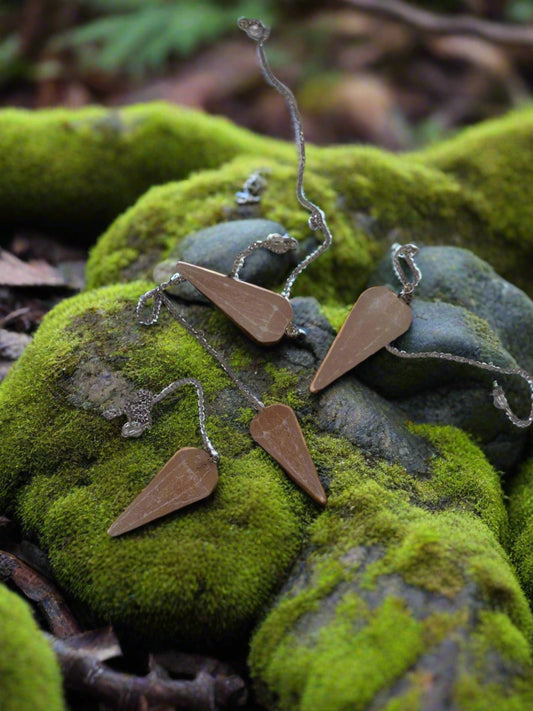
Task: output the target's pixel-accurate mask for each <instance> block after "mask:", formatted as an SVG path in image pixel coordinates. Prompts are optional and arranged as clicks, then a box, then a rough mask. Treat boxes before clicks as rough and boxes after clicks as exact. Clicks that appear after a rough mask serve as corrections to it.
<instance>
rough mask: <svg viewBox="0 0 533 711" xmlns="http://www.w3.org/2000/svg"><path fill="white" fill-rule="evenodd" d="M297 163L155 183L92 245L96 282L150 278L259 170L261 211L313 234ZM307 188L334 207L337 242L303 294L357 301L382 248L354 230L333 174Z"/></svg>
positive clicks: (226, 208) (227, 168)
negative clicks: (264, 180)
mask: <svg viewBox="0 0 533 711" xmlns="http://www.w3.org/2000/svg"><path fill="white" fill-rule="evenodd" d="M294 162H295V161H294V160H292V161H290V163H286V162H284V161H280V160H278V161H273V160H272V158H271V157H269V158H268V159H263V158H261V159H257V158H250V157H242V158H237V159H235V160H234V161H232V162H231V163H229V164H226V165H224V166H223V167H222V168H220V169H217V170H211V171H202V173H200V174H197V175H193V176H192V177H191V178H190V179H188V180H185V181H183V182H181V183H170V184H168V185H164V186H161V187H157V188H153V189H152V190H150V191H149V192H148V193H147V194H146V195H145V196H143V197H142V198H141V199H140V200H139V201H138V202H137V204H136V205H135V206H134V207H132V208H131V209H130V210H128V211H127V212H126V213H124V214H123V215H121V216H120V217H119V218H118V220H116V221H115V222H114V223H113V225H111V227H110V228H109V229H108V231H107V232H106V233H105V234H104V235H103V236H102V237H101V239H100V240H99V242H98V243H97V245H96V246H95V247H94V249H93V250H92V252H91V255H90V259H89V262H88V265H87V280H88V287H89V288H91V287H96V286H103V285H105V284H112V283H116V282H120V281H125V280H130V279H131V278H139V277H141V278H148V279H150V278H151V276H152V270H153V267H154V266H155V264H157V263H158V262H159V261H161V260H163V259H165V258H166V257H167V255H168V254H169V252H170V251H171V250H172V249H173V248H175V246H176V244H178V243H179V242H180V240H182V239H183V238H184V237H186V236H187V235H188V234H189V233H191V232H194V231H196V230H198V229H201V228H203V227H208V226H210V225H214V224H216V223H217V222H221V221H224V220H227V219H229V218H230V217H233V212H232V211H233V210H234V208H235V192H236V191H237V190H239V188H240V187H241V186H242V184H243V182H244V181H245V180H246V178H247V177H248V176H249V175H250V174H251V173H252V172H253V171H255V170H258V169H262V170H263V171H264V172H265V173H266V174H267V175H268V187H267V189H266V190H265V192H264V194H263V196H262V199H261V204H260V210H261V216H263V217H268V219H271V220H274V221H275V222H279V223H280V224H282V225H283V226H284V227H285V228H286V229H287V231H288V232H289V233H290V234H291V236H293V237H295V238H296V239H299V240H302V239H303V238H305V237H309V236H310V234H311V233H310V231H309V228H308V226H307V220H308V217H309V214H308V213H307V212H306V211H305V210H303V209H302V208H301V207H300V206H299V204H298V203H297V201H296V197H295V196H294V185H295V180H296V169H295V166H294ZM306 190H307V192H308V194H309V196H310V198H312V199H314V200H316V201H317V202H319V203H320V205H321V207H322V208H323V209H324V210H325V211H326V213H327V214H328V221H329V224H330V227H331V229H332V231H333V232H334V234H335V243H334V246H333V247H332V248H331V250H329V251H328V252H326V254H325V255H324V256H323V257H321V259H320V262H319V263H318V262H317V263H316V264H313V265H311V266H310V267H309V269H308V270H306V271H305V272H304V273H303V275H302V277H301V278H300V279H299V280H298V290H297V293H298V295H299V296H303V295H311V296H314V297H316V298H317V299H319V300H322V301H334V300H335V299H337V298H341V299H342V300H345V301H352V300H353V299H354V297H355V296H356V294H357V293H358V290H360V289H361V288H362V286H363V284H364V280H365V278H366V275H367V273H368V270H369V269H370V265H371V264H372V262H373V259H374V258H375V257H376V256H377V254H378V253H379V249H378V248H376V245H373V243H372V241H371V240H370V239H369V237H368V236H367V235H365V234H364V232H363V231H362V230H359V231H354V230H353V227H352V220H351V216H350V215H349V214H348V213H346V212H343V211H342V210H341V211H337V210H336V204H337V199H338V196H337V194H336V192H335V191H334V190H332V188H331V184H330V182H329V181H327V180H325V179H324V178H323V177H320V175H318V174H317V173H316V172H312V171H309V172H307V173H306ZM288 196H289V197H288ZM293 196H294V197H293Z"/></svg>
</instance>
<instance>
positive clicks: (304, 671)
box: [250, 427, 533, 711]
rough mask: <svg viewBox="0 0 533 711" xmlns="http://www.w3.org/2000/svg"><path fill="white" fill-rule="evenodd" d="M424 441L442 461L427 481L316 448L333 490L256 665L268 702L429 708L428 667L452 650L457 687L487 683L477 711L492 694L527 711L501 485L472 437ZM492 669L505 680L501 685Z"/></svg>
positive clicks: (323, 440)
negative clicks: (425, 704)
mask: <svg viewBox="0 0 533 711" xmlns="http://www.w3.org/2000/svg"><path fill="white" fill-rule="evenodd" d="M416 430H417V432H418V433H419V434H424V435H425V436H427V437H429V438H430V439H431V441H432V443H433V444H434V445H435V446H436V447H437V449H438V451H439V454H438V456H437V457H435V460H434V461H433V464H432V467H431V471H430V472H429V473H428V475H427V477H417V476H413V475H409V474H408V473H407V472H405V470H403V469H402V468H401V467H398V466H392V465H389V464H385V463H384V462H380V461H370V460H368V459H367V458H365V457H364V456H363V455H362V454H361V452H359V451H357V450H356V449H355V448H353V447H351V446H350V445H349V444H347V443H346V442H340V441H335V440H334V438H330V437H327V436H325V435H319V436H316V437H315V438H314V439H313V438H311V439H310V446H311V447H312V452H313V457H314V459H315V462H317V464H318V465H321V464H322V463H323V462H328V463H329V468H330V476H331V481H332V484H331V488H330V492H329V501H328V507H327V509H326V510H325V511H324V512H323V513H322V514H321V515H320V516H319V517H318V518H317V519H316V520H315V521H314V522H313V523H312V525H311V529H310V540H309V547H308V549H307V554H306V558H305V561H304V563H303V566H302V568H300V572H299V573H296V577H295V578H294V579H293V580H292V583H291V584H289V585H288V586H286V588H285V591H284V593H283V594H282V595H281V596H280V598H279V599H278V600H277V602H276V604H275V605H274V607H273V608H272V610H271V612H270V613H269V614H268V615H267V617H266V618H265V620H264V621H263V623H262V624H261V625H260V627H259V628H258V630H257V632H256V634H255V636H254V638H253V640H252V646H251V655H250V664H251V668H252V672H253V675H254V678H255V680H256V684H257V687H258V689H259V692H260V694H261V696H262V698H263V701H266V703H270V704H272V703H273V699H275V700H276V701H275V703H276V705H278V706H279V708H281V709H291V710H295V711H296V710H297V709H308V708H313V702H314V703H315V706H314V707H315V708H322V707H324V708H326V707H327V708H328V709H331V710H332V711H333V710H334V709H348V708H349V709H357V708H361V709H364V708H367V707H368V706H369V704H371V702H372V701H373V700H375V699H376V695H377V694H379V698H380V700H381V701H380V703H385V701H386V700H387V699H389V696H388V694H389V693H390V692H391V690H393V689H397V690H398V693H400V692H401V693H400V696H398V697H396V696H395V693H394V694H393V696H394V698H392V699H389V703H390V704H392V705H391V708H392V709H394V708H398V709H400V708H401V709H403V708H404V706H402V705H401V702H400V699H402V700H403V699H404V698H405V701H406V703H407V701H409V704H408V705H406V706H405V708H406V709H409V708H417V707H416V706H414V704H416V703H417V701H418V700H419V699H423V698H424V693H425V686H426V683H427V680H426V681H424V669H427V668H428V667H427V664H426V662H424V660H425V659H426V655H431V654H433V653H435V654H437V655H438V653H442V654H444V653H445V652H444V651H442V652H439V650H441V649H442V650H446V649H447V647H446V646H445V645H446V644H448V643H453V644H454V645H456V646H457V651H456V652H454V653H453V659H454V661H453V665H454V667H455V668H456V669H457V673H458V675H459V676H458V677H457V679H459V678H460V676H464V677H465V678H473V679H475V680H476V682H475V683H476V684H477V686H476V688H477V691H476V694H477V696H476V698H477V699H481V698H482V696H483V693H484V690H488V693H489V694H493V696H494V706H495V708H499V706H498V705H497V702H498V700H500V699H502V701H503V702H505V703H508V702H509V703H510V699H512V697H513V695H517V698H518V699H519V705H518V706H517V708H520V709H523V710H524V711H525V709H527V708H528V706H527V704H526V702H525V701H524V699H525V698H526V697H527V698H529V697H528V694H530V693H531V689H533V676H532V674H531V671H532V668H531V662H530V648H529V639H530V635H531V633H532V631H533V623H532V619H531V613H530V610H529V607H528V605H527V602H526V600H525V598H524V595H523V593H522V591H521V589H520V587H519V585H518V582H517V580H516V577H515V575H514V572H513V570H512V568H511V566H510V564H509V561H508V559H507V556H506V554H505V552H504V550H503V548H502V547H501V542H502V541H504V540H505V539H506V530H507V529H506V514H505V508H504V506H503V497H502V492H501V487H500V483H499V480H498V477H497V475H496V473H495V472H494V471H493V470H492V468H491V467H490V465H488V463H487V461H486V459H485V457H484V456H483V455H482V454H481V452H480V451H479V449H477V448H476V447H475V446H474V445H473V444H472V443H471V442H470V441H469V440H468V438H467V437H466V436H465V435H464V434H463V433H461V432H459V431H457V430H453V429H452V428H448V427H445V428H440V427H417V428H416ZM333 453H335V456H333ZM498 539H499V540H498ZM444 600H448V602H447V603H444ZM491 625H492V627H491ZM496 637H498V639H496ZM442 645H444V646H442ZM495 660H496V661H495ZM425 664H426V666H425ZM493 664H496V667H497V668H498V670H499V671H498V674H499V675H500V674H501V675H503V676H502V677H501V679H502V680H501V681H495V682H494V684H492V682H493V681H494V678H493V675H492V671H493V670H492V665H493ZM332 670H333V671H332ZM450 673H451V672H450ZM524 675H525V677H526V678H527V683H526V682H524V681H523V679H522V677H523V676H524ZM498 678H499V677H498ZM400 681H401V685H400V686H396V683H397V682H398V683H399V682H400ZM450 683H453V682H452V681H450ZM522 686H523V687H524V688H522ZM458 689H459V687H458ZM454 693H457V694H459V691H456V692H454ZM524 694H525V696H524ZM317 699H319V700H320V702H321V703H322V704H324V703H326V700H327V705H326V706H323V705H321V703H319V702H317ZM461 703H463V702H461ZM459 707H460V708H461V709H463V708H464V709H468V708H469V707H468V705H466V704H464V705H460V706H459ZM502 708H506V707H503V706H502ZM509 708H512V707H509Z"/></svg>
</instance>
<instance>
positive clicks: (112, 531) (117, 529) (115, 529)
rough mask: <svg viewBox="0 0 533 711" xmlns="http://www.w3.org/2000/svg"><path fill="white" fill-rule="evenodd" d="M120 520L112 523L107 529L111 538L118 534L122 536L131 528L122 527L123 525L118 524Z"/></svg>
mask: <svg viewBox="0 0 533 711" xmlns="http://www.w3.org/2000/svg"><path fill="white" fill-rule="evenodd" d="M117 523H118V521H115V523H112V524H111V526H109V528H108V529H107V533H108V535H109V536H111V538H116V537H117V536H121V535H122V534H123V533H126V532H127V531H129V530H130V529H129V528H122V527H121V526H118V525H117Z"/></svg>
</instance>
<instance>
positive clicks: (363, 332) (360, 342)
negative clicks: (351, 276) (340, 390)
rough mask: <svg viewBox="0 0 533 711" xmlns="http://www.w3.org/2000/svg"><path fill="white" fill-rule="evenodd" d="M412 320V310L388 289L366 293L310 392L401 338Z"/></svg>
mask: <svg viewBox="0 0 533 711" xmlns="http://www.w3.org/2000/svg"><path fill="white" fill-rule="evenodd" d="M412 320H413V312H412V311H411V307H410V306H408V305H407V304H406V303H405V301H403V299H400V298H399V297H398V295H397V294H395V293H394V292H393V291H391V290H390V289H388V288H387V287H386V286H372V287H370V289H367V290H366V291H363V293H362V294H361V296H360V297H359V298H358V299H357V301H356V302H355V304H354V306H353V308H352V310H351V311H350V314H349V316H348V318H347V319H346V321H345V322H344V323H343V325H342V328H341V330H340V331H339V332H338V334H337V337H336V338H335V340H334V341H333V343H332V345H331V348H330V349H329V351H328V352H327V354H326V357H325V358H324V360H323V361H322V363H321V364H320V367H319V369H318V370H317V372H316V374H315V377H314V378H313V382H312V383H311V385H310V386H309V390H310V391H311V392H312V393H316V392H318V391H319V390H322V389H323V388H325V387H326V386H328V385H330V383H332V382H333V381H334V380H337V378H340V377H341V375H344V373H347V372H348V371H349V370H351V369H352V368H355V366H356V365H359V363H362V362H363V361H364V360H366V359H367V358H368V357H369V356H371V355H373V354H374V353H376V352H377V351H379V350H380V349H381V348H384V347H385V346H386V345H388V344H389V343H391V342H392V341H394V340H395V339H396V338H399V336H401V335H402V333H405V332H406V331H407V329H408V328H409V326H410V325H411V322H412Z"/></svg>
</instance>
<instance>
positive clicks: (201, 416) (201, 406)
mask: <svg viewBox="0 0 533 711" xmlns="http://www.w3.org/2000/svg"><path fill="white" fill-rule="evenodd" d="M182 385H193V386H194V387H195V388H196V395H197V397H198V421H199V423H200V434H201V435H202V442H203V443H204V449H205V451H206V452H207V453H208V454H209V456H210V457H211V459H212V460H213V461H214V462H218V460H219V459H220V456H219V454H218V452H217V450H216V449H215V448H214V447H213V444H212V442H211V440H210V439H209V436H208V434H207V430H206V428H205V398H204V389H203V387H202V383H201V382H200V381H199V380H197V379H196V378H182V379H181V380H175V381H174V382H173V383H170V385H167V386H166V388H163V390H161V392H160V393H158V394H157V395H156V396H155V397H154V404H155V403H156V402H161V400H163V398H165V397H166V396H167V395H170V394H171V393H173V392H174V391H175V390H177V389H178V388H181V387H182Z"/></svg>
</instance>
